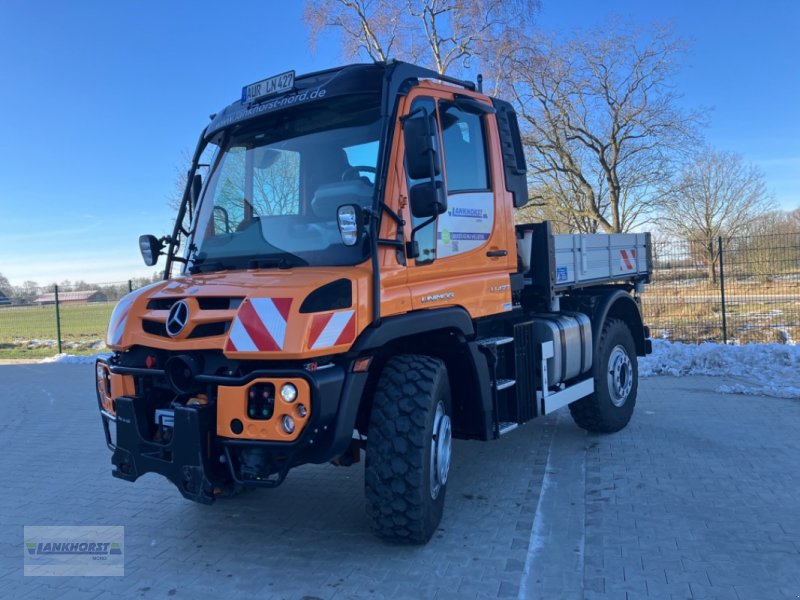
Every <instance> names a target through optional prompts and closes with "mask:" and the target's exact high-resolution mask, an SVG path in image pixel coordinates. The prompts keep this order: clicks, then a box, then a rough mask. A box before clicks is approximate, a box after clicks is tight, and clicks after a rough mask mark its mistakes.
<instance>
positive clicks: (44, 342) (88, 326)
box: [0, 302, 116, 358]
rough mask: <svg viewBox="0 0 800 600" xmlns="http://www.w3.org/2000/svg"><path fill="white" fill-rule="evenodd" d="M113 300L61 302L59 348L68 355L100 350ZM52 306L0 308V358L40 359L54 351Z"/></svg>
mask: <svg viewBox="0 0 800 600" xmlns="http://www.w3.org/2000/svg"><path fill="white" fill-rule="evenodd" d="M115 304H116V303H114V302H104V303H98V304H62V305H61V307H60V310H59V312H60V315H61V340H62V349H63V351H64V352H69V353H70V354H87V353H92V352H97V351H99V350H102V349H103V348H104V347H105V345H104V343H103V340H104V339H105V336H106V328H107V327H108V320H109V318H110V317H111V311H112V310H113V309H114V305H115ZM56 340H57V335H56V314H55V307H54V306H52V305H51V306H5V307H0V358H43V357H47V356H53V355H54V354H55V353H56V352H57V351H58V343H57V342H56Z"/></svg>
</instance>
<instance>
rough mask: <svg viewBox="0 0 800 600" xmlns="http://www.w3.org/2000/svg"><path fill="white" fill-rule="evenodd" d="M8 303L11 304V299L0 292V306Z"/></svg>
mask: <svg viewBox="0 0 800 600" xmlns="http://www.w3.org/2000/svg"><path fill="white" fill-rule="evenodd" d="M9 304H11V300H9V299H8V296H6V295H5V294H4V293H3V292H0V306H8V305H9Z"/></svg>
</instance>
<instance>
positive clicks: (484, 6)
mask: <svg viewBox="0 0 800 600" xmlns="http://www.w3.org/2000/svg"><path fill="white" fill-rule="evenodd" d="M538 8H539V0H405V1H402V0H394V1H392V0H306V4H305V20H306V23H307V24H308V26H309V29H310V33H311V41H312V44H314V43H315V42H316V40H317V38H318V36H319V35H320V33H322V32H323V31H325V30H328V29H334V30H335V29H338V30H340V31H341V33H342V36H343V43H344V50H345V55H346V56H347V58H348V59H353V58H358V57H364V56H366V57H367V58H369V59H372V60H376V61H385V60H388V59H389V58H398V59H401V60H408V61H411V62H418V63H422V64H425V65H428V66H430V67H431V68H433V69H435V70H436V71H437V72H438V73H441V74H444V73H451V74H452V73H453V71H458V70H460V69H461V68H463V67H466V66H467V65H468V64H469V61H470V59H471V58H473V57H479V58H480V59H481V60H482V61H483V63H484V64H485V65H486V68H487V69H489V70H491V69H492V67H491V65H492V64H493V63H494V61H495V60H496V57H498V56H500V55H502V54H503V52H501V51H500V48H503V49H505V48H506V47H507V46H508V45H510V44H511V43H512V40H514V39H517V38H519V37H520V36H521V35H523V34H525V33H526V32H527V31H528V30H529V29H530V26H531V24H532V22H533V17H534V15H535V14H536V12H537V11H538Z"/></svg>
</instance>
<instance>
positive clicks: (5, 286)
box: [0, 273, 13, 296]
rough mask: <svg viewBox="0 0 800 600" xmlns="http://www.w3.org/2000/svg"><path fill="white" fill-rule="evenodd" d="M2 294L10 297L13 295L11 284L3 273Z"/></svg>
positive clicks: (1, 278) (1, 277)
mask: <svg viewBox="0 0 800 600" xmlns="http://www.w3.org/2000/svg"><path fill="white" fill-rule="evenodd" d="M0 292H2V293H3V294H5V295H6V296H10V295H11V294H12V293H13V289H12V287H11V283H10V282H9V281H8V278H7V277H6V276H5V275H3V274H2V273H0Z"/></svg>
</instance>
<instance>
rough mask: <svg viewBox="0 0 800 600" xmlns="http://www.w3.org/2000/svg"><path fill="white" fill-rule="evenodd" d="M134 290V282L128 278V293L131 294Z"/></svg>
mask: <svg viewBox="0 0 800 600" xmlns="http://www.w3.org/2000/svg"><path fill="white" fill-rule="evenodd" d="M132 291H133V282H131V280H130V279H128V293H129V294H130V293H131V292H132Z"/></svg>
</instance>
